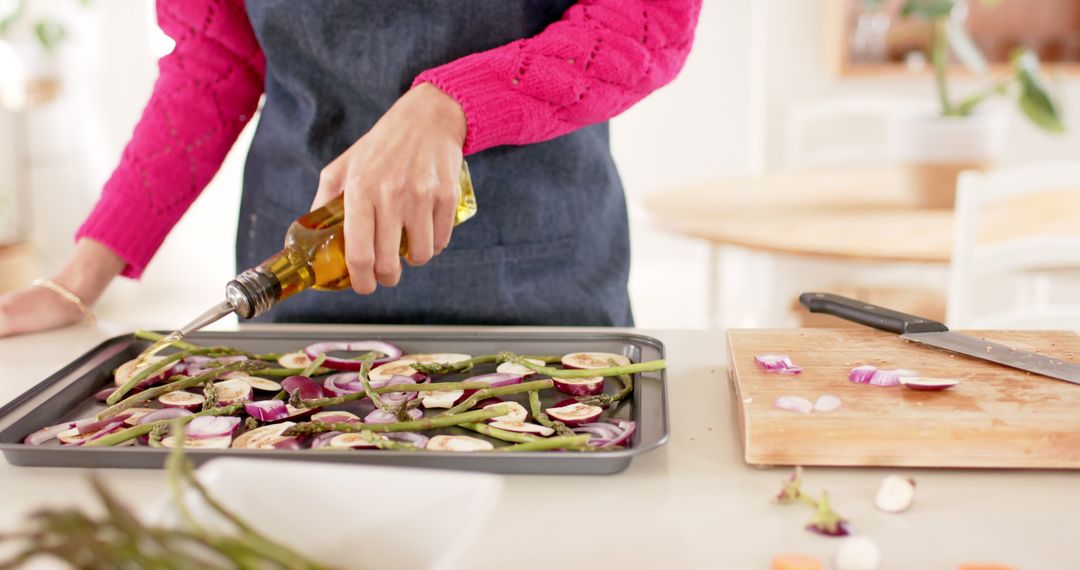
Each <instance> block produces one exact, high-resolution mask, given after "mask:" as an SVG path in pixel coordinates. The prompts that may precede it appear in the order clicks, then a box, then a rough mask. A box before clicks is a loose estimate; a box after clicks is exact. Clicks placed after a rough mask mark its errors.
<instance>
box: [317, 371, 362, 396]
mask: <svg viewBox="0 0 1080 570" xmlns="http://www.w3.org/2000/svg"><path fill="white" fill-rule="evenodd" d="M369 380H370V379H369ZM323 389H324V390H325V391H327V392H329V393H331V394H333V395H335V396H344V395H346V394H355V393H357V392H360V391H361V390H363V389H364V385H363V384H361V383H360V375H359V374H358V373H356V372H343V373H341V374H334V375H332V376H327V377H326V380H323Z"/></svg>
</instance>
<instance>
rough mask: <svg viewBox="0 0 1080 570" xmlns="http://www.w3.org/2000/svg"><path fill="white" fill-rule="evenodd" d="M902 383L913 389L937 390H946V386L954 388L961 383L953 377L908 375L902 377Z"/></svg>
mask: <svg viewBox="0 0 1080 570" xmlns="http://www.w3.org/2000/svg"><path fill="white" fill-rule="evenodd" d="M900 383H901V384H903V385H904V387H905V388H911V389H912V390H923V391H935V390H945V389H946V388H952V387H953V386H956V385H957V384H959V383H960V381H959V380H953V379H952V378H926V377H924V376H907V377H901V378H900Z"/></svg>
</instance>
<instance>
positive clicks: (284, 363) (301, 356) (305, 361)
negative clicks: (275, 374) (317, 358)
mask: <svg viewBox="0 0 1080 570" xmlns="http://www.w3.org/2000/svg"><path fill="white" fill-rule="evenodd" d="M277 362H278V364H280V365H281V367H282V368H300V369H304V368H307V367H308V366H310V365H311V358H310V357H309V356H308V355H307V354H306V353H303V352H287V353H285V354H282V355H281V357H279V358H278V359H277Z"/></svg>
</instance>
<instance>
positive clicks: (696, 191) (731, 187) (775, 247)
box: [643, 169, 953, 263]
mask: <svg viewBox="0 0 1080 570" xmlns="http://www.w3.org/2000/svg"><path fill="white" fill-rule="evenodd" d="M900 179H901V178H900V176H899V174H898V173H897V172H896V171H893V170H888V169H877V170H807V171H789V172H778V173H773V174H767V175H763V176H756V177H747V178H733V179H728V180H723V181H717V182H713V183H710V184H702V185H697V186H689V187H684V188H676V189H672V190H665V191H662V192H657V193H655V194H651V195H649V196H648V197H646V199H645V201H644V203H643V206H644V209H645V211H646V212H647V213H648V216H649V219H650V221H652V222H653V223H655V224H656V225H658V226H659V227H662V228H664V229H667V230H670V231H672V232H675V233H679V234H683V235H688V236H693V237H698V238H702V239H705V240H708V241H709V242H712V243H714V244H724V245H735V246H741V247H745V248H750V249H755V250H762V251H768V252H774V253H786V254H792V255H800V256H814V257H824V258H832V259H845V260H863V261H908V262H918V263H948V261H949V256H950V250H951V244H952V231H953V223H952V211H951V210H928V209H920V208H916V207H915V206H914V205H913V204H912V203H911V201H910V200H908V199H907V198H906V197H905V195H904V193H903V190H902V188H901V187H900V185H899V183H898V181H899V180H900Z"/></svg>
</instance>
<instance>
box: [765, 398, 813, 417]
mask: <svg viewBox="0 0 1080 570" xmlns="http://www.w3.org/2000/svg"><path fill="white" fill-rule="evenodd" d="M773 406H774V407H776V408H779V409H781V410H787V411H789V412H798V413H800V414H809V413H810V411H811V410H813V409H814V403H813V402H811V401H810V400H807V399H806V398H800V397H798V396H780V397H779V398H777V399H776V401H775V402H773Z"/></svg>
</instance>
